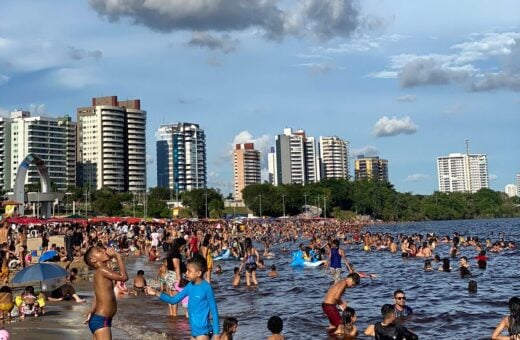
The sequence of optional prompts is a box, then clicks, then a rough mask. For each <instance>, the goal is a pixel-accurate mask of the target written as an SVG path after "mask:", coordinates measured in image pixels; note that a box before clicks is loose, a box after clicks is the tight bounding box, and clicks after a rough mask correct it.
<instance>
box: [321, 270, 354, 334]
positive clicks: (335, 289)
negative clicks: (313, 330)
mask: <svg viewBox="0 0 520 340" xmlns="http://www.w3.org/2000/svg"><path fill="white" fill-rule="evenodd" d="M359 281H360V277H359V274H358V273H350V274H348V276H347V277H346V278H345V279H344V280H341V281H339V282H336V283H334V284H333V285H332V286H331V287H330V288H329V290H328V291H327V294H325V297H324V298H323V302H322V304H321V308H322V309H323V312H325V315H327V318H328V319H329V322H330V326H329V329H330V330H335V331H336V332H335V334H340V333H341V329H339V325H340V324H341V316H340V313H339V310H338V308H337V307H336V306H338V307H339V308H340V309H341V310H344V309H345V308H346V307H347V302H346V301H343V300H342V299H341V296H342V295H343V293H345V290H346V289H347V288H352V287H355V286H357V285H358V284H359Z"/></svg>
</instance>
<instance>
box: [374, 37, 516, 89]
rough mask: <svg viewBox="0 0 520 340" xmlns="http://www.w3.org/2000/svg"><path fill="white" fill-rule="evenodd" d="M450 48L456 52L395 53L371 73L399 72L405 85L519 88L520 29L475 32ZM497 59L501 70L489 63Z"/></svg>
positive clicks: (378, 74) (387, 76)
mask: <svg viewBox="0 0 520 340" xmlns="http://www.w3.org/2000/svg"><path fill="white" fill-rule="evenodd" d="M450 49H451V50H452V51H453V52H454V53H447V54H439V53H430V54H423V55H417V54H399V55H394V56H391V57H390V62H389V65H388V68H387V69H385V70H382V71H377V72H372V73H370V74H369V75H368V76H369V77H372V78H389V77H391V76H393V75H394V74H397V75H398V77H399V82H400V85H401V87H404V88H406V87H415V86H426V85H447V84H451V83H453V82H455V83H459V84H463V85H470V86H469V87H468V88H469V89H471V90H473V91H492V90H495V89H499V88H505V89H510V90H513V91H520V62H519V60H520V32H504V33H486V34H472V35H470V37H469V41H465V42H462V43H458V44H455V45H453V46H451V47H450ZM497 61H498V67H500V68H501V69H500V70H499V71H498V72H497V71H496V67H494V66H491V67H490V66H489V65H490V64H495V63H497ZM490 70H491V71H490Z"/></svg>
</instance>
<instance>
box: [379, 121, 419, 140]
mask: <svg viewBox="0 0 520 340" xmlns="http://www.w3.org/2000/svg"><path fill="white" fill-rule="evenodd" d="M417 128H418V127H417V125H415V124H414V122H412V119H411V118H410V117H408V116H406V117H403V118H402V119H398V118H397V117H392V118H388V117H387V116H383V117H381V118H380V119H379V120H378V121H377V122H376V124H375V125H374V129H373V133H374V135H375V136H376V137H390V136H397V135H401V134H405V135H412V134H414V133H416V132H417Z"/></svg>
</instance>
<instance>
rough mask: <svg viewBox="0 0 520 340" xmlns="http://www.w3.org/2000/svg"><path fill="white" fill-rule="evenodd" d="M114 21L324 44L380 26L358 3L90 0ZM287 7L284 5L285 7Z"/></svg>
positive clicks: (340, 0) (338, 0) (161, 29)
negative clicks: (256, 32)
mask: <svg viewBox="0 0 520 340" xmlns="http://www.w3.org/2000/svg"><path fill="white" fill-rule="evenodd" d="M89 3H90V6H91V7H92V8H93V9H94V10H95V11H96V12H97V13H98V14H99V15H100V16H102V17H104V18H107V19H108V20H109V21H112V22H114V21H118V20H121V19H129V20H130V21H131V22H132V23H134V24H137V25H143V26H146V27H148V28H150V29H152V30H155V31H159V32H165V33H168V32H173V31H178V30H192V31H218V32H229V31H242V30H246V29H260V30H261V31H262V32H263V33H264V36H265V37H267V38H268V39H274V40H278V39H283V38H284V37H285V36H295V37H304V36H312V37H316V38H318V39H322V40H329V39H332V38H335V37H349V36H351V34H352V33H353V32H354V31H355V30H356V29H357V28H358V27H360V26H364V27H369V28H371V27H374V26H378V21H377V20H376V19H377V18H375V19H374V18H360V15H359V8H358V6H357V1H355V0H303V1H299V2H296V4H293V5H292V6H290V5H287V4H286V3H283V1H281V0H190V1H182V0H173V1H172V0H153V1H142V0H131V1H129V0H89ZM282 3H283V4H282Z"/></svg>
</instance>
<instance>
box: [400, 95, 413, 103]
mask: <svg viewBox="0 0 520 340" xmlns="http://www.w3.org/2000/svg"><path fill="white" fill-rule="evenodd" d="M415 99H417V96H416V95H414V94H405V95H402V96H399V97H397V98H396V100H397V101H398V102H401V103H410V102H414V101H415Z"/></svg>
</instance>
